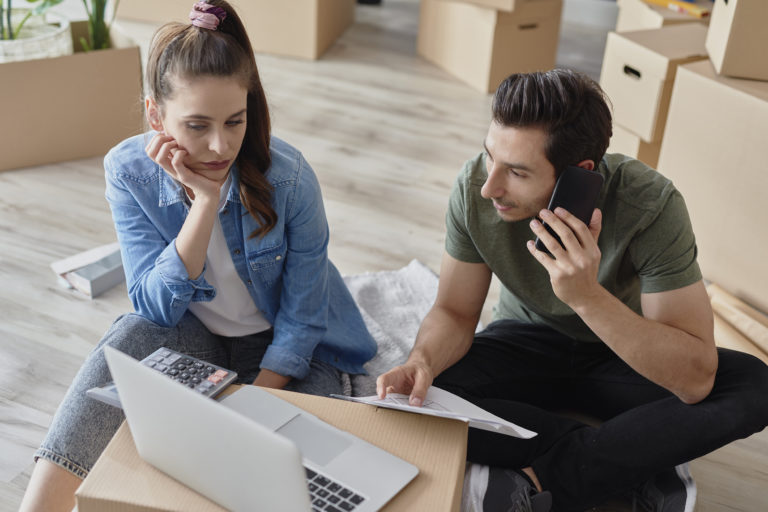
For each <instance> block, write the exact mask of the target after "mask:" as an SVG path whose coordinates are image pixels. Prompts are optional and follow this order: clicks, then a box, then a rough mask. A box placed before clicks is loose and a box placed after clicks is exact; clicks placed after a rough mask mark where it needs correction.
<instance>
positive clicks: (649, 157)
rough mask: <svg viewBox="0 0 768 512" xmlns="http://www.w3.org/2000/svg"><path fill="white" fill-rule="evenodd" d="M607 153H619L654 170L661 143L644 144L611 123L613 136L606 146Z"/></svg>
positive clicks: (635, 136) (633, 135)
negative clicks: (635, 159)
mask: <svg viewBox="0 0 768 512" xmlns="http://www.w3.org/2000/svg"><path fill="white" fill-rule="evenodd" d="M607 152H608V153H621V154H622V155H627V156H631V157H632V158H637V159H638V160H640V161H641V162H643V163H644V164H645V165H647V166H649V167H653V168H654V169H655V168H656V165H657V164H658V163H659V153H660V152H661V141H657V142H645V141H644V140H643V139H641V138H640V137H639V136H638V135H635V134H634V133H632V132H631V131H629V130H627V129H626V128H624V127H622V126H621V125H618V124H616V123H613V136H611V143H610V145H609V146H608V151H607Z"/></svg>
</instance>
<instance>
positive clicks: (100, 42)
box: [58, 0, 120, 52]
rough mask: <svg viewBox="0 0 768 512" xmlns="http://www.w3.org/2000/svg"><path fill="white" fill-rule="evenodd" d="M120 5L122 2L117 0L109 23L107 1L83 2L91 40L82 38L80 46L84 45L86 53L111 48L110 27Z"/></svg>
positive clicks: (93, 0)
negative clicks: (106, 19)
mask: <svg viewBox="0 0 768 512" xmlns="http://www.w3.org/2000/svg"><path fill="white" fill-rule="evenodd" d="M58 1H61V0H58ZM119 4H120V0H115V5H114V8H113V9H112V12H113V14H112V20H110V22H109V23H107V22H106V21H105V18H106V14H107V0H90V3H89V1H88V0H83V5H85V11H86V12H87V13H88V37H89V38H90V40H86V39H85V38H84V37H81V38H80V44H82V45H83V49H84V50H85V51H87V52H88V51H91V50H105V49H107V48H109V46H110V41H109V27H110V26H111V25H112V21H114V19H115V13H117V6H118V5H119Z"/></svg>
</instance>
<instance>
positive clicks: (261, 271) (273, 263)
mask: <svg viewBox="0 0 768 512" xmlns="http://www.w3.org/2000/svg"><path fill="white" fill-rule="evenodd" d="M287 252H288V244H287V243H286V241H285V239H283V241H282V243H281V244H280V245H278V246H277V247H271V248H269V249H264V250H262V251H259V252H257V253H255V254H252V255H250V256H249V257H248V265H249V266H250V269H251V272H252V273H253V274H254V275H258V276H259V278H260V279H261V281H262V282H263V283H264V284H265V285H267V286H272V285H274V284H275V283H277V282H278V281H280V277H281V276H282V274H283V267H284V266H285V255H286V253H287Z"/></svg>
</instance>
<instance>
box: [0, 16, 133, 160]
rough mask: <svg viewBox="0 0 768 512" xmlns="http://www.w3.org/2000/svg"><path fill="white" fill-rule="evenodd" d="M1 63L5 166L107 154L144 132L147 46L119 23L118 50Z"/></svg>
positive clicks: (81, 24)
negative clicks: (143, 69) (126, 33)
mask: <svg viewBox="0 0 768 512" xmlns="http://www.w3.org/2000/svg"><path fill="white" fill-rule="evenodd" d="M71 27H72V42H73V47H74V48H75V49H76V51H75V53H74V54H73V55H66V56H62V57H55V58H49V59H37V60H29V61H20V62H7V63H3V64H0V112H2V113H3V114H2V117H0V130H2V136H0V155H2V158H1V159H0V171H4V170H8V169H17V168H20V167H28V166H32V165H43V164H50V163H53V162H61V161H66V160H76V159H79V158H87V157H92V156H99V155H104V154H106V152H107V151H109V149H110V148H111V147H112V146H114V145H115V144H117V143H118V142H120V141H121V140H123V139H125V138H127V137H130V136H131V135H135V134H137V133H140V132H141V131H142V120H143V113H142V106H141V58H140V54H139V47H138V46H137V45H136V44H135V43H134V42H133V41H132V40H131V39H129V38H128V37H126V36H124V35H123V34H122V33H121V31H120V28H119V26H114V27H112V31H111V40H112V48H111V49H108V50H98V51H92V52H83V51H80V50H79V49H80V48H82V47H81V45H80V37H86V38H87V37H88V24H87V22H85V21H73V22H72V23H71Z"/></svg>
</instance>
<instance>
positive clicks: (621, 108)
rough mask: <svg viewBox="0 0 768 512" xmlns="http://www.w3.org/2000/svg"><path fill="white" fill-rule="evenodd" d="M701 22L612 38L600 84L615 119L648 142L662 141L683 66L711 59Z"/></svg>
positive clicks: (705, 32) (617, 35) (609, 41)
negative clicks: (676, 83)
mask: <svg viewBox="0 0 768 512" xmlns="http://www.w3.org/2000/svg"><path fill="white" fill-rule="evenodd" d="M706 36H707V28H706V27H705V26H703V25H699V24H685V25H673V26H670V27H664V28H659V29H654V30H640V31H636V32H624V33H621V34H618V33H616V32H611V33H609V34H608V41H607V43H606V46H605V57H604V58H603V67H602V70H601V72H600V85H601V86H602V88H603V90H605V92H606V94H607V95H608V97H609V98H610V99H611V102H612V103H613V110H614V121H615V122H617V123H618V124H620V125H621V126H623V127H624V128H626V129H627V130H629V131H631V132H632V133H634V134H635V135H638V136H640V138H641V139H643V140H644V141H645V142H651V143H652V142H657V141H660V140H661V138H662V136H663V133H664V123H665V122H666V117H667V109H668V107H669V98H670V95H671V94H672V85H673V83H674V80H675V73H676V71H677V66H679V65H680V64H685V63H687V62H692V61H696V60H702V59H706V58H707V53H706V50H705V49H704V40H705V39H706Z"/></svg>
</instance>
